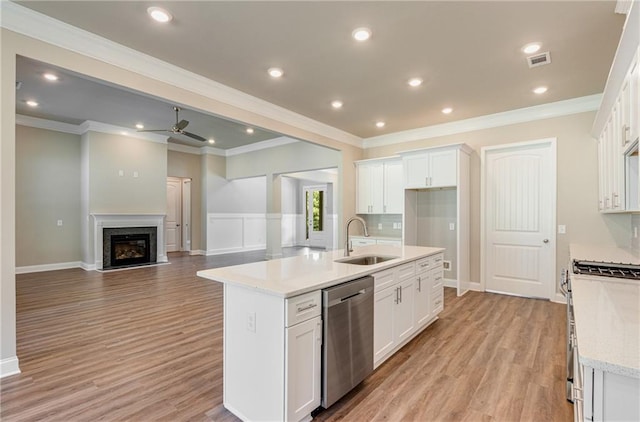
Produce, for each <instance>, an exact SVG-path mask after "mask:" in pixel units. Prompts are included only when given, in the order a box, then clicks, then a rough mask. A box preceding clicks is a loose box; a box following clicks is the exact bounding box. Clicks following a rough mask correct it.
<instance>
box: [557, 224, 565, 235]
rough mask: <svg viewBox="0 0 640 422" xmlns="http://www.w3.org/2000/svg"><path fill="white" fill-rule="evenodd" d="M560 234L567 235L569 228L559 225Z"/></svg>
mask: <svg viewBox="0 0 640 422" xmlns="http://www.w3.org/2000/svg"><path fill="white" fill-rule="evenodd" d="M558 233H559V234H565V233H567V226H565V225H564V224H559V225H558Z"/></svg>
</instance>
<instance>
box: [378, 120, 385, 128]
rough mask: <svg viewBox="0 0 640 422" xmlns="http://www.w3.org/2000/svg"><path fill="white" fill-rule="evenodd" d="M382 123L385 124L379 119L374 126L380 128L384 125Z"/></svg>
mask: <svg viewBox="0 0 640 422" xmlns="http://www.w3.org/2000/svg"><path fill="white" fill-rule="evenodd" d="M384 125H385V122H383V121H382V120H379V121H377V122H376V127H378V128H382V127H384Z"/></svg>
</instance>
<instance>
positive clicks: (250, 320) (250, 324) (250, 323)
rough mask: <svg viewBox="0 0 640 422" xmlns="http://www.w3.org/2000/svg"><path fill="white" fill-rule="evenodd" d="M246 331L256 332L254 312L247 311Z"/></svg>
mask: <svg viewBox="0 0 640 422" xmlns="http://www.w3.org/2000/svg"><path fill="white" fill-rule="evenodd" d="M247 331H251V332H252V333H255V332H256V313H255V312H247Z"/></svg>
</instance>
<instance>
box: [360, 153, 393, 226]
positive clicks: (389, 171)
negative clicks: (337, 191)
mask: <svg viewBox="0 0 640 422" xmlns="http://www.w3.org/2000/svg"><path fill="white" fill-rule="evenodd" d="M356 179H357V182H356V186H357V189H356V197H357V199H356V214H402V210H403V205H404V197H403V188H402V160H401V159H400V158H397V157H391V158H383V159H375V160H364V161H356Z"/></svg>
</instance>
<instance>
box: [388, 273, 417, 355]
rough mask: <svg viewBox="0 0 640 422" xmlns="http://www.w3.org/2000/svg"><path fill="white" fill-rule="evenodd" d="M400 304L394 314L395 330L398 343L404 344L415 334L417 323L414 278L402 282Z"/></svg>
mask: <svg viewBox="0 0 640 422" xmlns="http://www.w3.org/2000/svg"><path fill="white" fill-rule="evenodd" d="M398 289H399V302H398V304H397V305H396V309H395V313H394V316H393V317H394V323H395V330H396V333H397V334H398V336H397V338H396V343H400V342H402V341H403V340H404V339H406V338H407V337H409V336H410V335H411V334H413V331H414V329H413V328H414V327H415V321H414V317H413V300H414V299H413V296H414V292H413V290H414V278H413V277H411V278H409V279H408V280H405V281H401V282H400V284H399V285H398Z"/></svg>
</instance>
